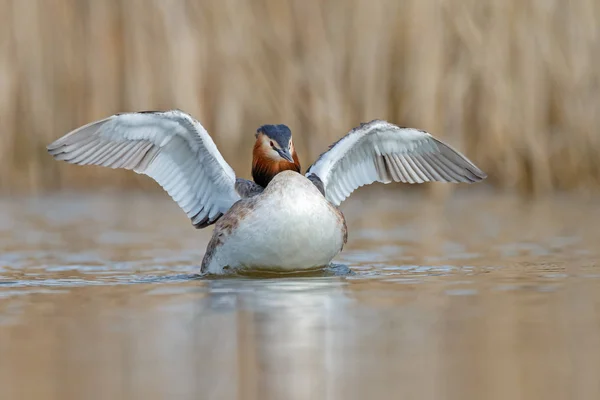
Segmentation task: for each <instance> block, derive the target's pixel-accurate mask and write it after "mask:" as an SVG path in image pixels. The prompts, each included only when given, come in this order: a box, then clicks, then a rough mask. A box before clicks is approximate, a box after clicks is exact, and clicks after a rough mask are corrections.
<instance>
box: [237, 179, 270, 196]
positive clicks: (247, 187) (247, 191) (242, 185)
mask: <svg viewBox="0 0 600 400" xmlns="http://www.w3.org/2000/svg"><path fill="white" fill-rule="evenodd" d="M235 190H236V191H237V193H238V194H239V195H240V196H241V197H242V198H243V199H244V198H247V197H252V196H256V195H257V194H261V193H262V192H263V190H265V189H264V188H263V187H262V186H260V185H259V184H257V183H255V182H252V181H249V180H247V179H242V178H237V179H236V180H235Z"/></svg>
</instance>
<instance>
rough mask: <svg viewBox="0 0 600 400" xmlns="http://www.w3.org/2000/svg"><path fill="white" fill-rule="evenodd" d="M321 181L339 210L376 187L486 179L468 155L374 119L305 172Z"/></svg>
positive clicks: (414, 131)
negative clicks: (353, 195) (364, 190)
mask: <svg viewBox="0 0 600 400" xmlns="http://www.w3.org/2000/svg"><path fill="white" fill-rule="evenodd" d="M306 176H307V177H308V178H309V179H311V180H313V181H314V182H316V181H317V180H316V178H315V176H316V177H318V178H319V181H320V184H321V185H322V187H323V188H324V192H325V197H326V198H327V199H328V200H329V201H330V202H332V203H333V204H335V205H339V204H340V203H341V202H342V201H344V200H345V199H346V198H347V197H348V196H349V195H350V194H351V193H352V192H353V191H354V190H356V189H357V188H359V187H361V186H364V185H368V184H371V183H373V182H382V183H390V182H392V181H393V182H404V183H423V182H434V181H435V182H453V183H459V182H464V183H474V182H479V181H481V180H483V179H485V178H486V174H485V173H484V172H483V171H481V170H480V169H479V168H478V167H476V166H475V164H473V163H472V162H471V161H469V160H468V159H467V158H466V157H465V156H464V155H462V154H461V153H459V152H458V151H456V150H454V149H453V148H451V147H450V146H449V145H447V144H445V143H443V142H442V141H440V140H438V139H436V138H434V137H433V136H431V135H430V134H429V133H427V132H425V131H421V130H417V129H412V128H401V127H398V126H396V125H393V124H391V123H389V122H386V121H381V120H374V121H371V122H369V123H366V124H361V125H360V126H359V127H357V128H355V129H353V130H351V131H350V132H349V133H348V134H347V135H346V136H344V137H342V138H341V139H340V140H338V141H337V142H335V143H334V144H332V145H331V146H330V147H329V150H328V151H326V152H324V153H323V154H321V156H319V158H318V159H317V160H316V161H315V162H314V164H313V165H311V166H310V168H309V169H308V170H307V172H306Z"/></svg>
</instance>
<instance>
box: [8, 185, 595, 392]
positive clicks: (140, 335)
mask: <svg viewBox="0 0 600 400" xmlns="http://www.w3.org/2000/svg"><path fill="white" fill-rule="evenodd" d="M469 193H470V194H468V195H466V194H463V193H457V194H455V195H453V196H451V198H449V199H448V200H447V201H445V202H435V201H432V200H425V198H424V197H422V196H420V195H419V194H416V193H411V194H409V195H406V194H402V193H401V192H398V191H397V192H390V191H386V190H383V189H382V190H378V189H375V188H369V190H364V191H359V193H357V194H356V195H353V197H351V198H350V199H349V200H348V201H347V202H346V203H345V204H344V205H343V207H342V210H343V211H344V212H345V214H346V217H347V220H348V226H349V242H348V245H347V247H346V248H345V249H344V251H343V252H342V253H341V254H340V255H339V256H338V257H337V258H336V263H338V264H342V265H343V266H341V267H337V268H335V269H334V270H333V272H328V273H324V274H315V275H314V276H303V277H285V278H278V277H270V278H264V277H263V278H260V279H258V278H256V277H237V278H228V279H208V278H205V277H200V276H198V275H197V273H198V271H199V265H200V262H201V259H202V255H203V254H204V249H205V246H206V244H207V241H208V239H209V236H210V232H211V230H210V229H209V230H201V231H197V230H194V229H193V228H192V227H191V224H190V223H189V221H188V220H187V219H186V217H185V215H184V214H183V213H182V212H181V211H180V210H179V209H178V208H177V206H176V205H175V204H174V203H172V202H171V201H170V200H169V199H168V198H167V197H166V195H162V193H161V194H153V195H145V196H144V195H138V194H136V195H127V196H126V195H111V194H104V195H101V196H96V197H92V196H89V195H81V194H72V193H71V194H63V195H60V196H59V195H54V196H47V197H41V198H4V199H2V200H0V398H2V399H42V398H43V399H84V398H85V399H134V398H143V399H167V398H168V399H175V398H177V399H187V398H190V399H191V398H194V399H228V398H237V399H338V398H339V399H392V398H394V399H396V398H398V399H399V398H403V399H434V398H435V399H437V398H448V399H471V398H472V399H598V398H600V378H599V376H600V265H599V260H600V248H599V244H600V207H599V205H600V202H599V201H598V199H594V198H586V199H582V198H574V197H553V198H548V199H543V200H538V201H535V202H533V201H524V200H519V199H517V198H513V197H510V196H499V195H491V194H485V195H484V194H480V193H478V192H477V193H475V194H473V192H472V191H469ZM344 266H346V267H347V268H349V269H350V270H351V272H352V273H350V274H345V273H344V272H345V270H346V269H347V268H346V267H344Z"/></svg>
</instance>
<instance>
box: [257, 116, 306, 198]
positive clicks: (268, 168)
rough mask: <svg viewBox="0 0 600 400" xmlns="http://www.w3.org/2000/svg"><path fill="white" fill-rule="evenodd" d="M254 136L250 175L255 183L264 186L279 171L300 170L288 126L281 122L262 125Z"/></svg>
mask: <svg viewBox="0 0 600 400" xmlns="http://www.w3.org/2000/svg"><path fill="white" fill-rule="evenodd" d="M255 136H256V143H255V144H254V152H253V157H252V176H253V178H254V181H255V182H256V183H258V184H259V185H261V186H263V187H266V186H267V184H268V183H269V182H270V181H271V179H273V177H274V176H275V175H276V174H278V173H279V172H281V171H285V170H294V171H296V172H300V162H299V161H298V156H297V154H296V150H295V149H294V143H293V141H292V132H291V131H290V128H288V127H287V126H285V125H282V124H280V125H263V126H261V127H260V128H258V129H257V130H256V135H255Z"/></svg>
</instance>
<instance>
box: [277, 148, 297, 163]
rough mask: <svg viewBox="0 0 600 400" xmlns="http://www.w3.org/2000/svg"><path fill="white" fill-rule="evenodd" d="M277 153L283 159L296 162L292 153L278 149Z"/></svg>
mask: <svg viewBox="0 0 600 400" xmlns="http://www.w3.org/2000/svg"><path fill="white" fill-rule="evenodd" d="M277 153H279V155H280V156H281V158H283V159H285V160H287V161H289V162H291V163H293V162H294V159H293V158H292V155H291V154H290V152H289V151H288V150H281V149H277Z"/></svg>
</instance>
